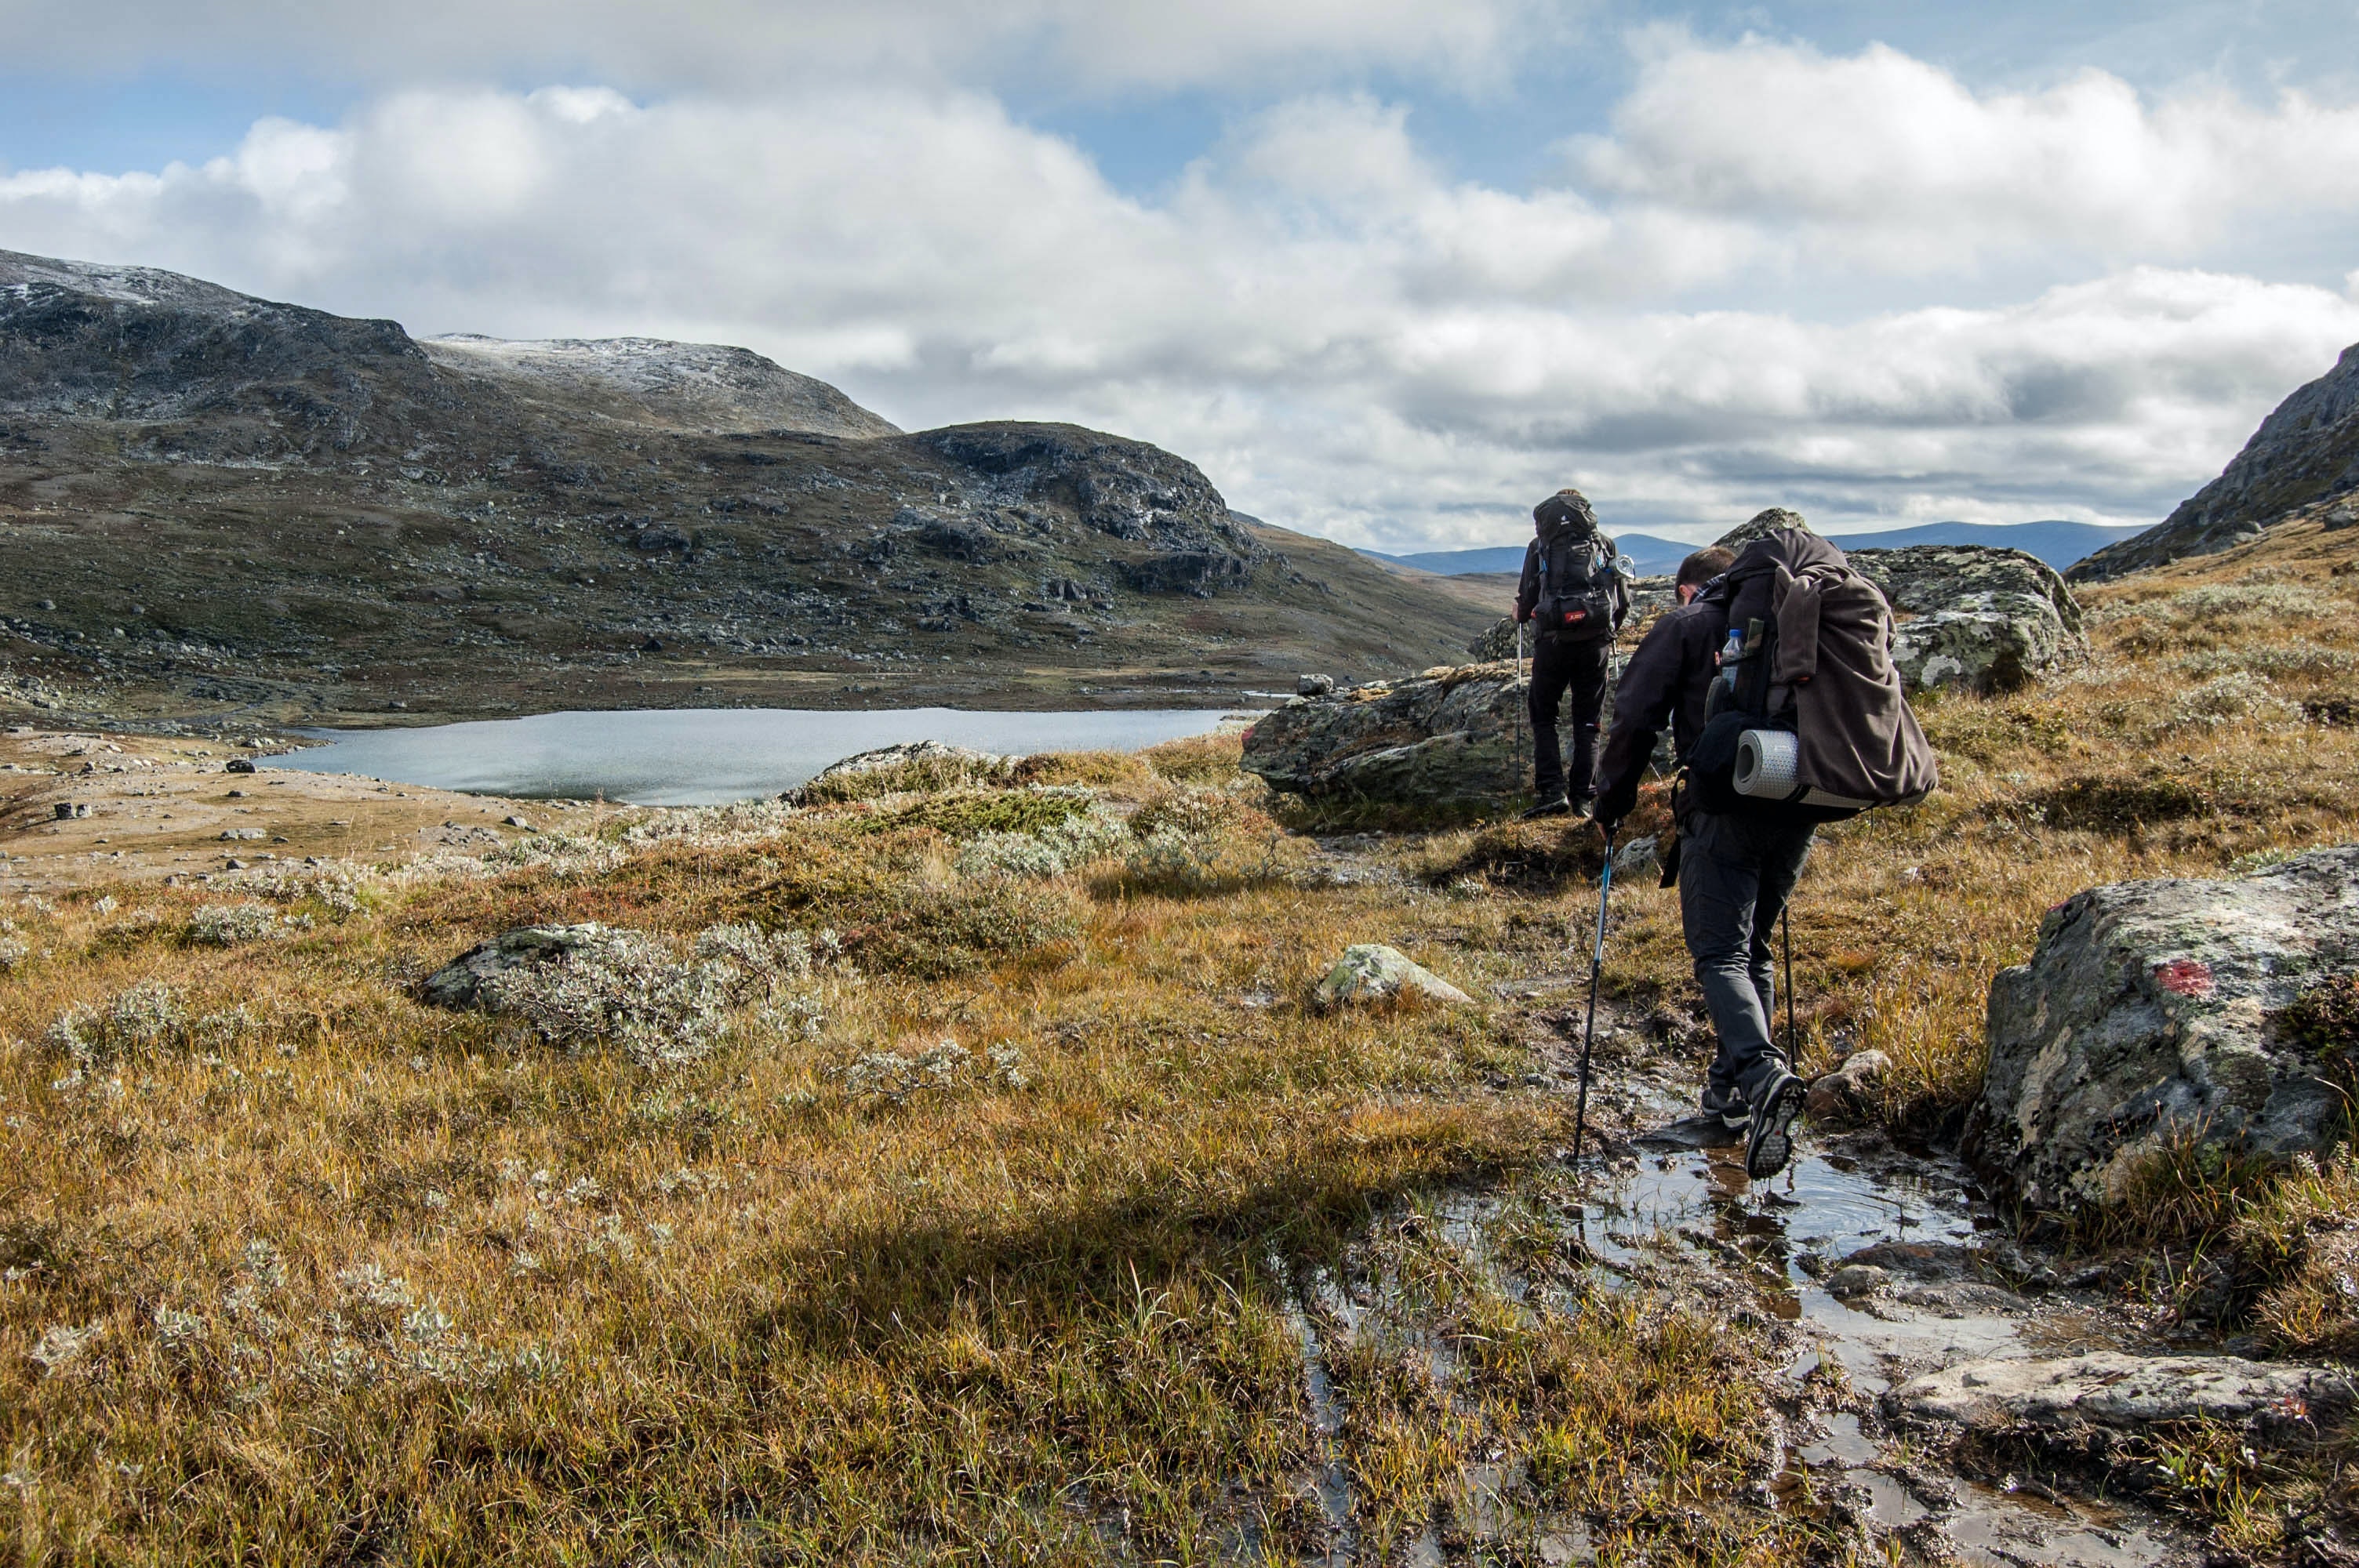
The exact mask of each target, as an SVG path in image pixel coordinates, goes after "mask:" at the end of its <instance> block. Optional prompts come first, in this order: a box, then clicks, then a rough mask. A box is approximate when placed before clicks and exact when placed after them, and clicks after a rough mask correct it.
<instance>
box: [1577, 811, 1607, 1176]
mask: <svg viewBox="0 0 2359 1568" xmlns="http://www.w3.org/2000/svg"><path fill="white" fill-rule="evenodd" d="M1613 896H1614V835H1612V834H1611V833H1608V834H1607V835H1606V836H1605V870H1604V871H1603V872H1602V873H1600V875H1599V876H1598V879H1597V946H1595V948H1593V950H1592V951H1591V953H1590V955H1589V1019H1588V1022H1585V1023H1583V1024H1582V1026H1581V1096H1580V1098H1578V1099H1576V1100H1575V1101H1574V1102H1573V1107H1572V1162H1573V1163H1574V1164H1576V1165H1578V1164H1580V1163H1581V1135H1582V1131H1583V1130H1586V1128H1587V1127H1588V1125H1589V1047H1590V1044H1591V1043H1592V1042H1593V1041H1594V1040H1595V1039H1596V1038H1597V980H1598V977H1599V976H1600V975H1602V974H1603V973H1604V972H1605V903H1606V901H1607V900H1608V899H1610V898H1612V897H1613Z"/></svg>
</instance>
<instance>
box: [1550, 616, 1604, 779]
mask: <svg viewBox="0 0 2359 1568" xmlns="http://www.w3.org/2000/svg"><path fill="white" fill-rule="evenodd" d="M1613 654H1614V644H1613V643H1611V642H1609V641H1607V640H1606V639H1604V638H1603V637H1601V638H1599V639H1598V640H1597V641H1596V642H1593V643H1559V642H1557V641H1556V640H1555V639H1554V638H1551V637H1542V638H1541V639H1539V641H1538V643H1536V644H1535V645H1534V647H1533V649H1532V687H1531V691H1530V694H1529V696H1530V704H1531V713H1532V795H1533V796H1534V797H1535V798H1536V799H1539V800H1554V799H1555V798H1556V797H1557V796H1558V795H1571V796H1572V798H1573V799H1575V800H1587V799H1589V798H1591V797H1592V796H1593V795H1596V793H1597V715H1598V712H1599V710H1600V709H1602V708H1603V707H1604V706H1605V665H1606V661H1607V660H1608V659H1610V658H1612V657H1613ZM1568 692H1570V693H1571V695H1572V782H1571V787H1570V788H1568V787H1567V786H1566V783H1565V766H1564V753H1563V752H1561V751H1560V749H1559V746H1558V741H1557V737H1556V712H1557V708H1558V706H1559V705H1560V703H1562V702H1563V700H1564V697H1565V694H1566V693H1568Z"/></svg>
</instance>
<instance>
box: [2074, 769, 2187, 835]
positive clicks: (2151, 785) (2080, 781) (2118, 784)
mask: <svg viewBox="0 0 2359 1568" xmlns="http://www.w3.org/2000/svg"><path fill="white" fill-rule="evenodd" d="M2029 804H2030V805H2031V806H2034V807H2036V808H2038V811H2039V812H2040V813H2041V815H2042V816H2043V817H2044V819H2045V820H2046V822H2047V824H2048V826H2049V827H2064V828H2081V829H2085V830H2087V831H2090V832H2093V833H2135V832H2138V831H2140V830H2141V829H2143V828H2145V827H2147V826H2149V825H2150V824H2153V823H2158V822H2176V821H2180V820H2181V819H2183V818H2186V817H2190V816H2204V815H2206V814H2207V813H2209V812H2210V811H2211V809H2212V807H2211V804H2210V802H2208V801H2207V800H2205V798H2204V796H2203V792H2202V791H2201V790H2200V789H2197V788H2196V787H2195V786H2194V785H2193V784H2189V783H2188V782H2187V781H2185V780H2184V779H2176V778H2121V777H2114V776H2097V775H2090V776H2084V777H2081V778H2071V779H2066V780H2065V781H2064V782H2063V783H2061V784H2057V785H2055V786H2054V787H2053V788H2050V789H2047V790H2043V791H2041V792H2040V793H2039V794H2038V795H2033V796H2031V797H2030V800H2029Z"/></svg>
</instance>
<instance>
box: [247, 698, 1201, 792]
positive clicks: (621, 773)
mask: <svg viewBox="0 0 2359 1568" xmlns="http://www.w3.org/2000/svg"><path fill="white" fill-rule="evenodd" d="M1233 715H1234V709H1230V708H1116V709H1110V710H1104V711H1098V712H1068V713H1001V712H982V711H968V710H965V709H961V708H875V709H870V710H866V711H834V712H827V711H818V710H807V709H800V708H636V709H622V710H618V711H614V712H604V713H540V714H535V715H533V716H531V717H530V718H526V719H486V720H481V721H474V722H469V723H462V724H438V725H432V726H422V727H419V728H415V729H390V730H316V731H309V732H308V733H310V735H311V736H312V737H313V738H314V739H317V740H319V741H323V742H324V744H321V745H317V746H310V747H306V748H305V749H303V750H301V751H299V752H287V753H285V754H283V755H280V756H276V757H272V758H270V759H268V760H267V761H266V762H262V763H261V765H262V766H263V767H265V768H275V769H289V770H293V771H296V772H300V773H355V774H359V775H361V776H363V777H365V778H375V779H384V780H386V781H388V782H390V783H395V784H423V785H426V786H429V787H430V788H435V789H451V790H465V791H469V792H471V793H474V794H481V795H509V796H515V797H520V798H526V799H556V800H589V799H592V798H598V797H603V798H604V799H607V800H613V801H622V802H626V803H628V804H630V805H633V806H718V805H721V804H722V803H723V802H726V801H733V800H746V799H751V798H754V797H756V796H761V795H777V793H778V792H779V791H781V790H785V789H790V788H792V787H793V786H794V785H796V784H801V783H803V782H804V781H805V780H807V779H809V778H810V777H811V776H812V775H813V774H814V773H818V772H820V771H821V769H822V768H825V767H826V766H828V765H829V764H830V763H832V762H841V761H842V760H843V759H844V758H846V757H850V756H854V755H857V754H858V753H860V752H868V751H874V750H875V749H876V748H877V747H880V746H892V745H898V744H901V743H904V742H907V741H943V742H945V743H947V744H950V745H953V746H968V747H972V748H973V749H975V750H977V751H983V752H1000V753H1004V754H1014V753H1025V752H1080V751H1124V752H1127V751H1136V750H1137V749H1139V748H1140V747H1144V746H1153V745H1157V744H1158V743H1160V742H1162V741H1176V740H1179V739H1180V738H1182V737H1183V736H1189V735H1202V734H1207V733H1209V732H1211V731H1212V730H1216V729H1218V728H1220V725H1221V721H1222V720H1223V719H1226V718H1230V717H1232V716H1233ZM1235 716H1236V717H1247V716H1245V715H1235Z"/></svg>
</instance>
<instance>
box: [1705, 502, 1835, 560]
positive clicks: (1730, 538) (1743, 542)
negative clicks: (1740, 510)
mask: <svg viewBox="0 0 2359 1568" xmlns="http://www.w3.org/2000/svg"><path fill="white" fill-rule="evenodd" d="M1788 528H1792V529H1796V530H1798V531H1799V532H1801V533H1804V534H1813V533H1816V532H1817V531H1818V530H1816V529H1814V528H1812V527H1811V526H1810V524H1808V523H1805V522H1804V521H1802V514H1800V513H1799V512H1795V511H1790V510H1788V508H1786V507H1783V506H1771V507H1768V508H1766V509H1764V510H1762V511H1759V512H1756V513H1755V514H1753V515H1752V516H1750V517H1748V518H1746V519H1745V521H1744V522H1742V523H1740V524H1737V525H1736V526H1735V527H1734V528H1731V529H1730V530H1729V531H1728V532H1727V533H1725V534H1723V535H1721V536H1720V537H1719V538H1717V539H1714V540H1713V541H1712V543H1713V544H1715V545H1717V546H1720V547H1721V548H1722V549H1723V550H1742V549H1744V548H1745V546H1747V545H1749V544H1751V543H1753V541H1754V540H1756V539H1764V538H1767V537H1768V536H1769V535H1772V534H1776V533H1779V532H1782V531H1783V530H1785V529H1788Z"/></svg>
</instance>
